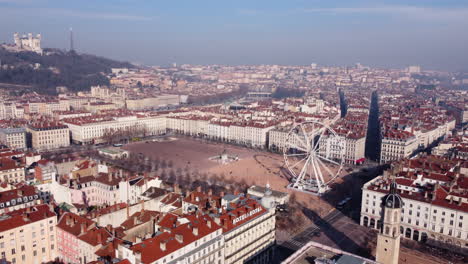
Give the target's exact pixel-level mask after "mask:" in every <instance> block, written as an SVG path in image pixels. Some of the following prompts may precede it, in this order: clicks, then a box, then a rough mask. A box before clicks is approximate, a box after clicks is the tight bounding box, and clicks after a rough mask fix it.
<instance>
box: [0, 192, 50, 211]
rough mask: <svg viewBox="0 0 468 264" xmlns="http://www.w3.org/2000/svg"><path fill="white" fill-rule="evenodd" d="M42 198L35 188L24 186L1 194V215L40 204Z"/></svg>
mask: <svg viewBox="0 0 468 264" xmlns="http://www.w3.org/2000/svg"><path fill="white" fill-rule="evenodd" d="M40 202H41V201H40V197H39V193H38V192H37V190H36V189H35V188H34V186H31V185H24V186H21V187H18V188H14V189H11V190H5V191H3V192H0V214H5V213H8V212H11V211H15V210H19V209H24V208H27V207H31V206H34V205H37V204H39V203H40Z"/></svg>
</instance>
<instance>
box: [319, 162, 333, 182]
mask: <svg viewBox="0 0 468 264" xmlns="http://www.w3.org/2000/svg"><path fill="white" fill-rule="evenodd" d="M318 163H319V164H320V165H322V167H324V168H325V170H326V171H327V172H328V173H329V174H330V177H331V178H332V179H333V178H335V174H333V173H332V171H331V170H330V169H329V168H328V167H327V166H326V165H325V164H324V163H323V161H321V160H320V159H318Z"/></svg>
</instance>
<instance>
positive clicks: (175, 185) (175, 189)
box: [174, 183, 180, 193]
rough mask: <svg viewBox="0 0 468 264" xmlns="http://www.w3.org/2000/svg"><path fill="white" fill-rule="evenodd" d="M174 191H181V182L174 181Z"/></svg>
mask: <svg viewBox="0 0 468 264" xmlns="http://www.w3.org/2000/svg"><path fill="white" fill-rule="evenodd" d="M174 192H175V193H180V187H179V184H177V183H174Z"/></svg>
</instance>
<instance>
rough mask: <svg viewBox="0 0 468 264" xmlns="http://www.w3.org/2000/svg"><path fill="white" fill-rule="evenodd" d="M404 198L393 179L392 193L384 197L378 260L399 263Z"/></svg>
mask: <svg viewBox="0 0 468 264" xmlns="http://www.w3.org/2000/svg"><path fill="white" fill-rule="evenodd" d="M402 207H403V200H402V199H401V197H400V195H399V194H398V193H397V184H396V182H395V180H394V179H393V181H392V183H391V184H390V193H389V194H387V195H385V196H384V197H383V199H382V209H383V213H382V219H381V222H382V226H381V229H380V232H379V235H378V236H377V253H376V255H377V256H376V259H377V262H379V263H382V264H398V257H399V253H400V219H401V208H402Z"/></svg>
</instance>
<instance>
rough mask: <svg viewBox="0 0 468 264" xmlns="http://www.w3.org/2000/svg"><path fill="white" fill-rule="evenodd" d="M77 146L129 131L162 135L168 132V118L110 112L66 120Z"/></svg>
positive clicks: (152, 114) (146, 114) (138, 133)
mask: <svg viewBox="0 0 468 264" xmlns="http://www.w3.org/2000/svg"><path fill="white" fill-rule="evenodd" d="M64 123H65V124H66V125H67V126H68V127H69V128H70V132H71V138H72V141H73V142H74V143H76V144H92V143H95V142H99V141H100V140H103V137H105V136H106V135H112V133H117V132H119V131H120V132H122V131H128V132H129V133H130V132H132V131H133V132H132V133H134V134H135V135H136V136H137V135H139V136H151V135H160V134H163V133H165V132H166V118H165V116H162V115H157V114H154V113H138V114H133V113H128V112H125V113H123V112H110V113H106V114H101V115H95V116H87V117H81V118H71V119H65V120H64Z"/></svg>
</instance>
